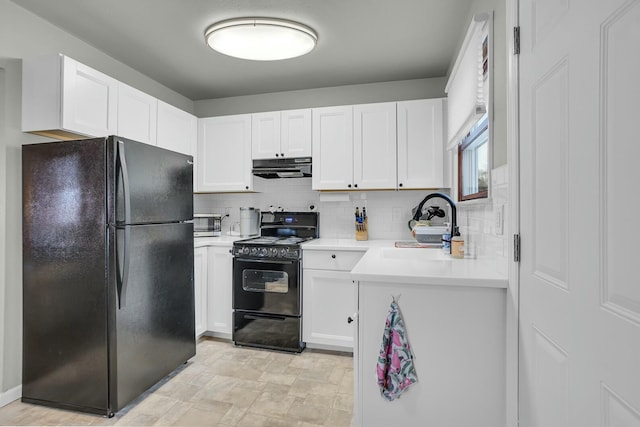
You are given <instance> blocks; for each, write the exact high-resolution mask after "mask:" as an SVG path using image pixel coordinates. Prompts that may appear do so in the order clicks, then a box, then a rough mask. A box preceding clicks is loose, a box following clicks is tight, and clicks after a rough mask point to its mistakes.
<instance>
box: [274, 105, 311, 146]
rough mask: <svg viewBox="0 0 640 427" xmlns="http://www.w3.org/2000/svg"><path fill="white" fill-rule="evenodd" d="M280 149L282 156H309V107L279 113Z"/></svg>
mask: <svg viewBox="0 0 640 427" xmlns="http://www.w3.org/2000/svg"><path fill="white" fill-rule="evenodd" d="M280 149H281V153H280V154H281V155H283V154H284V157H310V156H311V109H310V108H304V109H301V110H287V111H282V112H281V113H280Z"/></svg>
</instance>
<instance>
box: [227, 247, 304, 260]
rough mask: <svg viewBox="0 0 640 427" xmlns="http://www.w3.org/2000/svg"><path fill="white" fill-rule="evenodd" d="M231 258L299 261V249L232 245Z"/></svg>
mask: <svg viewBox="0 0 640 427" xmlns="http://www.w3.org/2000/svg"><path fill="white" fill-rule="evenodd" d="M233 256H235V257H237V258H260V259H264V258H267V259H299V258H300V248H299V247H297V246H278V245H274V246H253V245H234V246H233Z"/></svg>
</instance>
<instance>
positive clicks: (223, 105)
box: [195, 77, 447, 117]
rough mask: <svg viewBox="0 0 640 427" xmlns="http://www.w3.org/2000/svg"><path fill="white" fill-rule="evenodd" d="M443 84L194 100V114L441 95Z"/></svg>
mask: <svg viewBox="0 0 640 427" xmlns="http://www.w3.org/2000/svg"><path fill="white" fill-rule="evenodd" d="M446 83H447V81H446V78H445V77H438V78H433V79H415V80H402V81H394V82H382V83H368V84H360V85H350V86H335V87H325V88H317V89H308V90H295V91H289V92H276V93H264V94H259V95H247V96H236V97H231V98H218V99H208V100H203V101H195V110H196V112H195V115H196V116H198V117H213V116H226V115H229V114H243V113H257V112H262V111H274V110H290V109H295V108H310V107H329V106H333V105H350V104H367V103H372V102H387V101H403V100H409V99H424V98H442V97H444V96H445V94H444V87H445V85H446Z"/></svg>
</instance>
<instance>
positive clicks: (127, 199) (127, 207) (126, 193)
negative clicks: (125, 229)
mask: <svg viewBox="0 0 640 427" xmlns="http://www.w3.org/2000/svg"><path fill="white" fill-rule="evenodd" d="M118 161H119V163H120V170H121V171H122V193H123V194H122V195H123V198H124V223H125V224H127V225H129V224H131V190H130V188H129V172H128V170H127V159H126V157H125V155H124V141H118Z"/></svg>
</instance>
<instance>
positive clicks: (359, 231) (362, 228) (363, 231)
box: [355, 218, 369, 240]
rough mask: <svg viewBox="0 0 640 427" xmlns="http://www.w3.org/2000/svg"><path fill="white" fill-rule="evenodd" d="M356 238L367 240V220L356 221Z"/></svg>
mask: <svg viewBox="0 0 640 427" xmlns="http://www.w3.org/2000/svg"><path fill="white" fill-rule="evenodd" d="M355 225H356V240H369V231H368V221H367V219H366V218H365V220H364V222H356V223H355Z"/></svg>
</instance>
